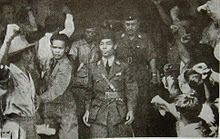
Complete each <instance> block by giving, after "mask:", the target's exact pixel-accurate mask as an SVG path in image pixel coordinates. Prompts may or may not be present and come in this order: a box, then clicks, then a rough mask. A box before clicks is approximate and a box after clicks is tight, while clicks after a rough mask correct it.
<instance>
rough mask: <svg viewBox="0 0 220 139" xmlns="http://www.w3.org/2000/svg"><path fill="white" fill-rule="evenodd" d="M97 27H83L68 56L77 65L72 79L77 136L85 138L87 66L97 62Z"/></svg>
mask: <svg viewBox="0 0 220 139" xmlns="http://www.w3.org/2000/svg"><path fill="white" fill-rule="evenodd" d="M96 38H97V26H96V25H95V24H93V23H91V22H87V23H86V25H85V29H84V33H83V35H82V37H81V38H80V39H79V40H78V41H75V42H73V44H72V47H71V49H70V52H69V55H70V57H71V59H72V60H73V63H74V64H75V65H77V66H76V67H77V69H76V72H75V73H74V74H75V77H74V78H73V88H72V92H73V93H74V96H75V100H76V104H77V116H78V122H79V136H80V137H81V138H87V137H88V135H89V133H88V129H87V128H86V126H85V124H84V123H83V121H82V117H83V114H84V112H85V108H84V107H85V104H84V100H85V94H86V88H85V87H86V86H87V83H88V64H90V63H93V62H97V61H98V47H97V44H96Z"/></svg>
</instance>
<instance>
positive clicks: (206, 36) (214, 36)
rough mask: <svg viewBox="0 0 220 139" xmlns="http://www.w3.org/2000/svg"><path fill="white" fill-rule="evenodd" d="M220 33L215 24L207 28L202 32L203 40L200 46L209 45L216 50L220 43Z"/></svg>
mask: <svg viewBox="0 0 220 139" xmlns="http://www.w3.org/2000/svg"><path fill="white" fill-rule="evenodd" d="M219 36H220V31H219V28H217V27H215V25H214V24H212V25H211V26H208V27H206V28H205V29H204V30H203V32H202V38H201V40H200V44H207V45H210V46H211V47H213V48H215V47H216V44H217V43H218V41H219Z"/></svg>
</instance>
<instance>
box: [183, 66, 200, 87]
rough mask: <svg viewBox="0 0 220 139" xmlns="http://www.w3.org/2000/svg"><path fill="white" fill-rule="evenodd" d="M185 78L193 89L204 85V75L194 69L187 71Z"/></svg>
mask: <svg viewBox="0 0 220 139" xmlns="http://www.w3.org/2000/svg"><path fill="white" fill-rule="evenodd" d="M184 78H185V80H186V81H187V82H188V84H189V86H190V87H192V88H197V87H198V86H199V85H201V84H202V83H203V80H202V75H201V74H199V73H197V72H196V71H194V70H192V69H189V70H187V71H185V73H184Z"/></svg>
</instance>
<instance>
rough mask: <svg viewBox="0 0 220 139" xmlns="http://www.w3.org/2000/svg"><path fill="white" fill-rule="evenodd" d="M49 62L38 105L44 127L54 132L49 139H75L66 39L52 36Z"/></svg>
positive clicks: (74, 117)
mask: <svg viewBox="0 0 220 139" xmlns="http://www.w3.org/2000/svg"><path fill="white" fill-rule="evenodd" d="M50 41H51V51H52V54H53V58H52V59H51V60H50V64H49V67H48V68H46V72H45V74H44V77H43V79H44V80H45V86H44V88H43V89H42V95H41V96H40V97H39V100H40V102H43V105H44V112H43V117H44V123H45V124H48V125H49V127H52V128H55V129H56V131H57V132H56V133H57V134H56V135H54V136H51V137H49V138H51V139H55V138H57V137H59V139H78V124H77V117H76V104H75V101H74V98H73V94H72V91H70V90H71V84H72V83H71V78H72V76H71V75H72V69H73V67H72V65H71V62H70V60H69V59H68V58H67V55H66V52H67V48H68V37H67V36H66V35H65V34H54V35H52V37H51V39H50Z"/></svg>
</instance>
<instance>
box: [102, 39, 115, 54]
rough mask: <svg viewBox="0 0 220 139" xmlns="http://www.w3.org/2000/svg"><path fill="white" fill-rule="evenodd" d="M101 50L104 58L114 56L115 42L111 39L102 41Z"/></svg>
mask: <svg viewBox="0 0 220 139" xmlns="http://www.w3.org/2000/svg"><path fill="white" fill-rule="evenodd" d="M99 48H100V51H101V53H102V56H103V57H110V56H112V55H113V54H114V42H113V41H112V40H111V39H102V40H101V41H100V44H99Z"/></svg>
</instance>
